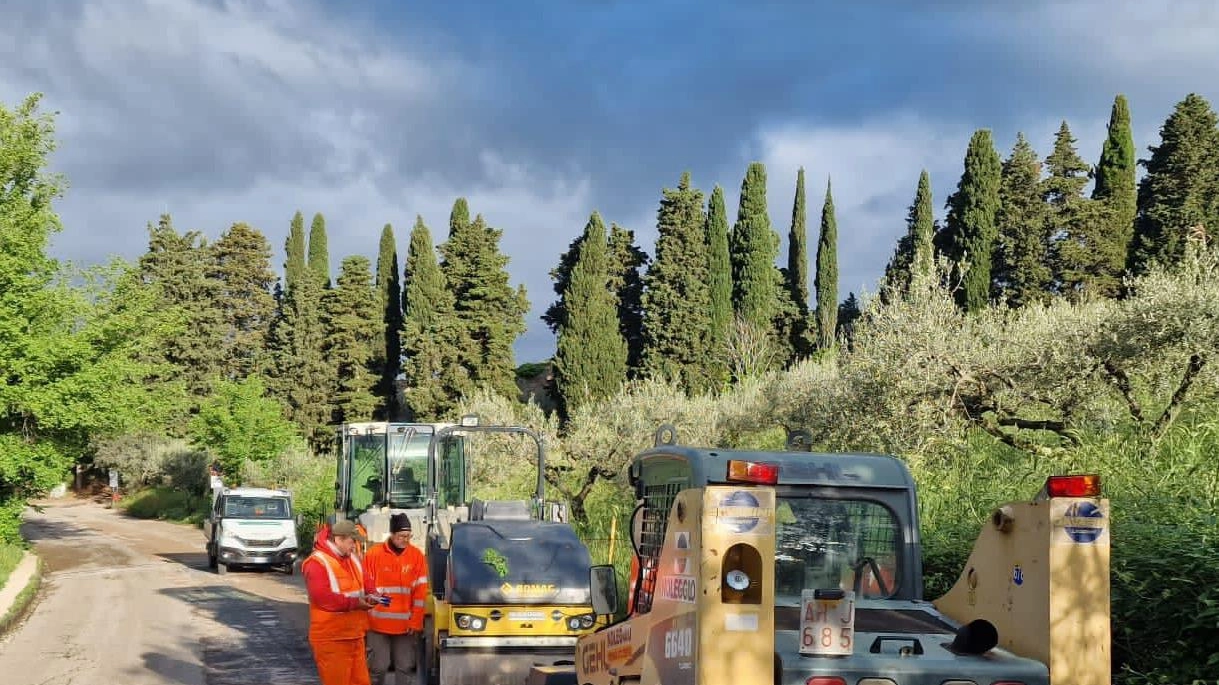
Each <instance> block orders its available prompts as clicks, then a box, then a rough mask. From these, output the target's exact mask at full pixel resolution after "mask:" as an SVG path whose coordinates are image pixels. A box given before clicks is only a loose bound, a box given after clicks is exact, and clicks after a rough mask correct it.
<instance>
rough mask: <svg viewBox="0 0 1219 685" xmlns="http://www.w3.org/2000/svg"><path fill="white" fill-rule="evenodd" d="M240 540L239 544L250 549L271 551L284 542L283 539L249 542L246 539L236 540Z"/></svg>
mask: <svg viewBox="0 0 1219 685" xmlns="http://www.w3.org/2000/svg"><path fill="white" fill-rule="evenodd" d="M237 539H238V540H241V544H243V545H245V546H246V547H249V548H251V549H273V548H275V547H279V546H280V545H281V544H283V542H284V538H279V539H277V540H249V539H246V538H237Z"/></svg>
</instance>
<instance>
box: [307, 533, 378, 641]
mask: <svg viewBox="0 0 1219 685" xmlns="http://www.w3.org/2000/svg"><path fill="white" fill-rule="evenodd" d="M325 544H326V543H324V542H323V543H319V544H318V545H317V546H315V548H314V551H313V553H312V554H310V555H309V557H308V558H306V559H305V561H304V562H302V563H301V573H302V575H304V576H305V583H306V586H307V588H308V590H309V640H310V641H311V642H324V641H329V640H351V639H355V638H362V637H364V633H366V632H367V631H368V613H367V612H365V611H363V610H362V609H359V608H358V607H359V603H360V597H361V596H363V595H364V593H365V590H366V589H367V588H366V585H365V581H366V580H367V577H366V575H365V572H364V565H363V564H361V563H360V558H359V557H358V556H357V555H354V554H353V555H351V556H348V557H339V556H337V555H335V554H333V553H332V552H331V550H329V549H326V548H324V547H323V545H325ZM319 571H320V572H319Z"/></svg>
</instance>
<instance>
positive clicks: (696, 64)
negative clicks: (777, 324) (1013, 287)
mask: <svg viewBox="0 0 1219 685" xmlns="http://www.w3.org/2000/svg"><path fill="white" fill-rule="evenodd" d="M3 17H4V20H3V22H0V99H3V100H4V101H6V102H9V103H12V102H15V101H17V100H18V99H20V98H21V97H23V96H24V95H26V94H27V93H28V92H30V91H33V90H41V91H44V92H45V93H46V94H47V100H46V106H47V108H48V109H58V110H60V111H61V115H60V117H59V136H58V137H59V139H60V141H61V146H60V151H59V152H58V153H57V155H56V158H55V159H56V165H57V166H58V167H59V168H60V169H61V170H63V171H65V172H66V173H67V174H68V176H69V179H70V181H71V184H72V189H71V190H70V192H69V195H68V196H67V198H65V200H64V201H63V202H61V203H60V205H59V206H60V211H61V214H62V215H63V217H64V223H65V226H67V229H66V230H65V234H64V235H63V236H62V237H61V239H60V240H59V241H58V243H57V248H56V249H57V250H59V251H61V252H62V253H64V254H67V255H68V256H71V257H74V258H79V259H82V260H84V261H97V260H99V259H100V258H101V257H102V256H103V254H104V253H105V252H107V251H108V252H119V253H121V254H123V255H125V256H127V257H134V256H136V255H138V253H139V251H141V250H142V247H143V243H144V240H145V239H146V235H145V234H144V233H143V227H144V224H145V222H146V221H149V220H155V218H156V216H157V214H159V213H160V212H162V211H166V210H168V211H171V212H173V214H174V216H175V220H177V221H178V224H179V227H180V228H181V227H191V228H194V227H199V228H203V229H205V230H206V231H207V232H208V233H209V234H210V235H213V236H214V235H215V234H216V233H217V232H218V231H219V230H220V229H222V228H223V227H225V226H227V225H228V224H230V223H231V222H232V221H235V220H248V221H250V222H251V223H253V224H254V225H256V226H260V227H262V228H263V230H264V231H265V232H266V233H267V235H268V238H269V239H270V240H271V242H272V245H274V246H275V247H276V248H277V249H278V248H279V247H280V246H282V241H283V236H284V235H285V234H286V230H287V222H288V220H289V218H290V217H291V214H292V212H293V211H295V210H296V209H298V208H299V209H302V210H304V211H306V212H307V213H310V212H312V211H322V212H324V213H325V214H326V216H327V218H328V220H329V221H328V228H329V233H330V245H331V250H332V256H333V258H334V262H335V264H336V266H337V263H338V261H339V259H340V258H341V256H345V255H347V254H352V253H361V254H365V255H368V256H374V255H375V251H376V241H377V236H378V234H379V231H380V227H381V226H382V225H383V224H384V223H385V222H387V221H389V222H392V223H393V224H394V226H395V227H396V228H397V231H398V244H399V247H400V249H404V248H405V245H406V242H407V237H408V232H409V229H410V226H411V224H412V223H413V220H414V216H415V214H416V213H421V214H423V215H424V217H425V219H426V220H427V223H428V225H429V226H430V227H431V229H432V235H433V239H434V240H436V241H437V242H439V241H440V240H442V239H443V236H444V232H445V231H446V229H447V219H448V209H449V207H450V206H451V204H452V201H453V199H454V197H456V196H457V195H466V196H468V197H469V198H470V202H471V208H472V210H473V211H474V212H481V213H484V214H485V215H486V217H487V219H488V221H489V222H490V223H491V224H492V225H493V226H496V227H498V228H502V229H503V230H504V236H503V239H502V248H503V249H504V251H505V252H506V253H507V254H508V255H509V256H510V258H511V262H510V266H509V268H510V270H511V271H512V275H513V282H514V283H524V284H525V285H526V287H527V288H528V290H529V296H530V300H531V301H532V303H533V310H534V311H533V312H531V313H530V315H529V318H528V321H527V322H528V324H529V326H530V332H529V333H528V334H527V335H526V336H524V337H523V338H522V341H521V342H520V343H519V344H518V351H520V354H521V356H522V357H524V358H528V359H538V358H541V357H542V356H544V355H545V354H548V353H549V349H548V348H549V346H550V344H551V341H550V338H549V334H548V333H546V332H545V330H544V327H543V326H542V325H541V324H540V322H538V320H537V316H538V315H539V314H540V311H541V310H543V309H544V308H545V306H546V305H547V304H548V303H549V302H550V301H551V299H553V292H552V290H551V288H550V281H549V279H548V278H547V276H546V273H547V272H548V271H549V269H550V268H552V267H553V266H554V264H555V263H556V262H557V260H558V256H559V254H561V253H562V251H563V250H565V249H566V247H567V245H568V244H569V243H570V241H571V240H572V239H573V238H574V237H575V236H576V235H578V234H579V232H580V230H581V229H582V227H583V225H584V222H585V220H586V219H587V216H588V214H589V212H590V211H592V210H593V209H597V210H600V211H601V213H602V215H603V216H604V218H605V219H606V220H607V221H617V222H619V223H621V224H624V225H626V226H627V227H628V228H631V229H634V230H635V231H636V235H637V238H638V241H639V244H640V245H641V247H643V248H644V249H645V250H647V251H649V252H651V250H652V248H653V242H652V241H653V240H654V238H655V212H656V206H657V203H658V200H659V197H660V192H661V188H663V187H672V186H674V185H676V183H677V180H678V177H679V176H680V174H681V172H682V171H683V170H687V169H688V170H690V171H692V172H693V176H694V182H695V184H696V185H698V186H699V187H701V188H703V189H704V190H705V191H707V192H710V190H711V188H712V186H713V185H715V184H716V183H719V184H721V185H723V186H724V188H725V191H726V200H727V202H728V206H729V213H730V216H731V217H733V218H734V217H735V210H736V202H737V192H738V190H739V186H740V180H741V177H742V175H743V174H744V171H745V165H746V164H747V162H748V161H750V160H752V159H762V160H764V161H766V162H767V164H768V171H769V172H770V173H769V177H770V210H771V216H772V221H773V225H774V228H775V230H776V231H778V232H779V233H780V235H784V236H785V235H786V230H787V227H788V222H789V221H790V212H791V204H790V203H791V196H792V186H793V183H794V178H795V169H796V168H797V167H798V166H800V165H804V166H805V167H806V168H807V169H808V172H809V175H808V192H809V199H808V206H809V226H810V236H809V237H810V242H811V243H812V242H815V239H816V235H815V231H816V226H817V221H818V218H819V211H820V207H821V200H822V197H823V195H822V194H823V193H824V188H825V180H826V178H827V177H831V176H832V178H833V179H834V198H835V203H836V206H837V210H838V215H837V218H838V225H839V230H840V255H839V263H840V265H841V272H842V274H843V278H842V284H841V286H840V291H841V292H842V293H843V294H844V295H845V293H846V292H848V291H856V292H858V291H859V289H860V287H861V284H874V282H875V279H876V277H878V276H879V274H880V271H881V270H882V269H883V267H884V263H885V261H886V260H887V259H888V256H889V254H891V252H892V249H893V244H894V242H895V240H896V238H897V236H898V235H899V234H900V232H901V231H902V230H904V219H905V212H906V205H907V204H908V203H909V201H910V198H911V197H912V196H913V192H914V188H915V183H916V181H917V178H918V172H919V169H921V168H924V167H925V168H928V169H929V170H930V171H931V173H932V185H933V189H934V191H935V196H936V197H935V203H936V207H937V212H939V213H941V214H942V211H943V210H942V206H943V200H944V198H945V197H947V195H948V193H950V192H951V191H952V190H953V188H955V185H956V182H957V179H958V178H959V175H960V165H961V158H962V156H963V154H964V148H965V143H966V141H967V140H968V137H969V134H970V133H971V132H972V130H973V129H975V128H979V127H989V128H992V129H994V132H995V140H996V145H997V146H998V147H999V149H1000V152H1001V153H1002V154H1004V155H1006V153H1007V151H1008V150H1009V149H1010V147H1011V143H1012V141H1013V140H1014V138H1015V132H1016V131H1017V130H1024V131H1026V132H1027V133H1029V135H1030V138H1031V139H1032V142H1033V143H1034V145H1035V147H1036V148H1037V150H1038V151H1039V152H1040V153H1041V154H1042V155H1044V154H1045V153H1046V152H1048V151H1049V146H1050V143H1051V141H1052V135H1053V132H1054V130H1055V129H1056V128H1057V124H1058V122H1059V121H1060V120H1061V119H1064V118H1065V119H1068V120H1069V121H1070V123H1071V125H1072V129H1073V130H1074V131H1075V134H1076V136H1077V137H1078V138H1079V144H1080V153H1081V154H1082V155H1083V156H1084V158H1085V159H1087V160H1090V161H1094V160H1095V158H1096V156H1097V154H1098V153H1099V143H1100V140H1101V138H1102V136H1103V135H1104V131H1103V126H1104V121H1105V119H1106V118H1107V116H1108V111H1109V105H1110V103H1111V101H1112V98H1113V95H1114V94H1115V93H1117V92H1124V93H1126V94H1127V95H1128V96H1129V97H1130V100H1131V107H1132V110H1133V115H1134V120H1135V128H1136V143H1137V145H1138V146H1139V148H1140V151H1141V150H1143V149H1145V147H1146V145H1148V144H1152V143H1154V142H1156V141H1155V139H1154V138H1155V131H1156V129H1157V128H1158V126H1159V124H1160V122H1162V121H1163V118H1164V117H1165V116H1167V114H1168V112H1169V111H1170V110H1171V107H1172V104H1173V103H1174V102H1176V101H1177V100H1179V99H1180V98H1181V97H1183V96H1184V95H1185V94H1186V93H1188V92H1190V91H1191V90H1199V91H1200V92H1202V94H1203V95H1204V96H1207V97H1212V98H1213V97H1214V96H1215V95H1216V93H1215V92H1214V91H1213V86H1212V83H1213V74H1212V71H1213V67H1212V66H1211V65H1213V64H1215V63H1219V47H1217V46H1219V43H1217V42H1216V41H1214V39H1213V36H1214V35H1215V34H1216V28H1217V27H1219V20H1217V19H1216V8H1215V5H1214V4H1213V3H1207V2H1202V1H1201V0H1189V1H1184V0H1178V1H1175V2H1173V1H1169V0H1151V1H1149V2H1144V3H1138V4H1137V5H1136V4H1132V5H1128V6H1125V7H1124V8H1123V10H1122V11H1121V12H1115V11H1113V8H1112V5H1111V4H1110V3H1108V2H1105V1H1103V0H1026V1H1025V2H1008V1H1007V0H992V1H990V2H983V1H979V2H964V1H955V0H938V1H934V2H932V1H926V0H924V1H922V2H907V1H905V0H902V1H899V0H867V1H862V2H856V3H840V2H827V1H820V0H819V1H808V2H800V1H796V0H791V1H778V0H764V1H762V2H751V3H737V2H731V3H729V2H722V3H706V2H692V1H682V2H648V3H644V2H601V1H594V0H587V1H581V2H558V1H555V0H547V1H545V2H543V1H541V0H528V1H525V0H522V1H520V2H481V3H402V2H399V1H398V0H374V1H373V2H367V3H360V4H358V5H354V6H353V5H352V4H351V3H346V2H337V1H336V0H316V1H308V0H291V1H290V0H244V1H243V0H225V1H221V0H206V1H205V0H89V1H88V2H85V1H84V0H57V1H56V2H54V3H38V2H14V1H12V0H10V1H9V2H6V3H4V8H3ZM1207 88H1210V89H1211V92H1207V90H1206V89H1207ZM91 258H92V259H91ZM273 261H274V262H275V263H276V264H278V263H279V261H282V260H281V259H280V255H279V254H278V252H277V255H276V257H275V258H274V260H273Z"/></svg>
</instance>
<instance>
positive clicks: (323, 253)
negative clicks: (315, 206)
mask: <svg viewBox="0 0 1219 685" xmlns="http://www.w3.org/2000/svg"><path fill="white" fill-rule="evenodd" d="M309 271H310V272H312V273H313V274H314V275H315V276H316V277H317V278H318V279H319V281H320V282H321V284H322V288H323V289H325V290H329V289H330V248H329V247H328V246H327V240H326V218H325V217H323V216H322V215H321V213H320V212H319V213H317V214H314V215H313V224H312V226H310V227H309Z"/></svg>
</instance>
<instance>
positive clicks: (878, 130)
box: [725, 115, 972, 300]
mask: <svg viewBox="0 0 1219 685" xmlns="http://www.w3.org/2000/svg"><path fill="white" fill-rule="evenodd" d="M971 133H972V131H971V130H967V129H962V128H960V127H954V126H945V125H944V124H943V123H942V122H931V121H927V120H925V119H922V118H919V117H917V116H914V115H899V116H897V117H894V118H891V119H888V120H872V121H864V122H860V123H859V124H857V125H854V126H816V125H806V126H802V125H799V124H789V125H785V126H782V127H778V128H772V129H765V130H762V131H761V132H759V134H758V135H757V138H756V152H755V154H756V159H758V161H761V162H763V163H764V164H766V175H767V184H768V193H767V206H768V208H769V209H770V215H771V224H772V226H773V227H774V229H775V230H776V231H777V232H778V233H779V235H780V236H782V240H783V247H782V249H783V256H782V257H781V258H780V262H781V263H786V252H787V233H788V231H789V230H790V228H791V211H792V202H793V199H794V196H795V182H796V171H797V169H798V168H799V167H800V166H803V167H804V175H805V193H806V203H807V212H808V217H807V225H808V238H807V240H808V253H809V260H810V266H809V280H810V283H809V287H810V289H811V288H812V282H811V281H812V275H813V273H815V268H816V250H817V239H818V236H819V231H820V222H821V208H822V204H823V202H824V200H825V188H826V181H827V178H828V179H829V180H830V182H831V183H832V193H833V198H834V215H835V219H836V220H837V225H838V271H839V284H838V291H839V299H840V300H841V299H844V298H845V297H846V295H847V293H849V292H854V293H856V294H857V295H858V294H861V292H862V291H864V290H867V291H869V292H875V290H876V280H877V279H878V278H879V276H880V275H881V273H882V272H883V271H884V266H885V263H886V262H887V261H888V259H889V257H890V256H891V255H892V253H893V249H894V248H895V247H896V245H897V240H898V239H899V238H900V237H901V235H902V234H904V233H905V230H906V229H905V219H906V208H907V206H908V205H909V204H910V202H911V200H913V198H914V191H915V188H916V187H917V185H918V176H919V171H920V169H923V168H926V169H927V171H928V173H930V174H931V185H932V192H933V193H934V200H935V204H936V211H937V213H940V212H941V207H942V206H943V203H944V199H945V198H946V197H947V196H948V194H949V193H950V192H951V191H952V190H953V189H954V188H955V186H956V182H957V179H958V178H959V177H960V173H961V172H960V166H961V160H962V158H963V155H964V152H965V146H966V144H967V143H968V141H969V136H970V134H971ZM725 191H726V193H725V194H726V195H728V192H727V191H728V189H727V188H725ZM738 196H739V185H738V186H737V187H735V188H733V189H732V192H731V199H730V202H731V203H733V204H732V205H731V206H732V209H730V210H729V213H730V215H731V216H735V203H736V202H737V197H738ZM810 295H814V294H813V293H810Z"/></svg>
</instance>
